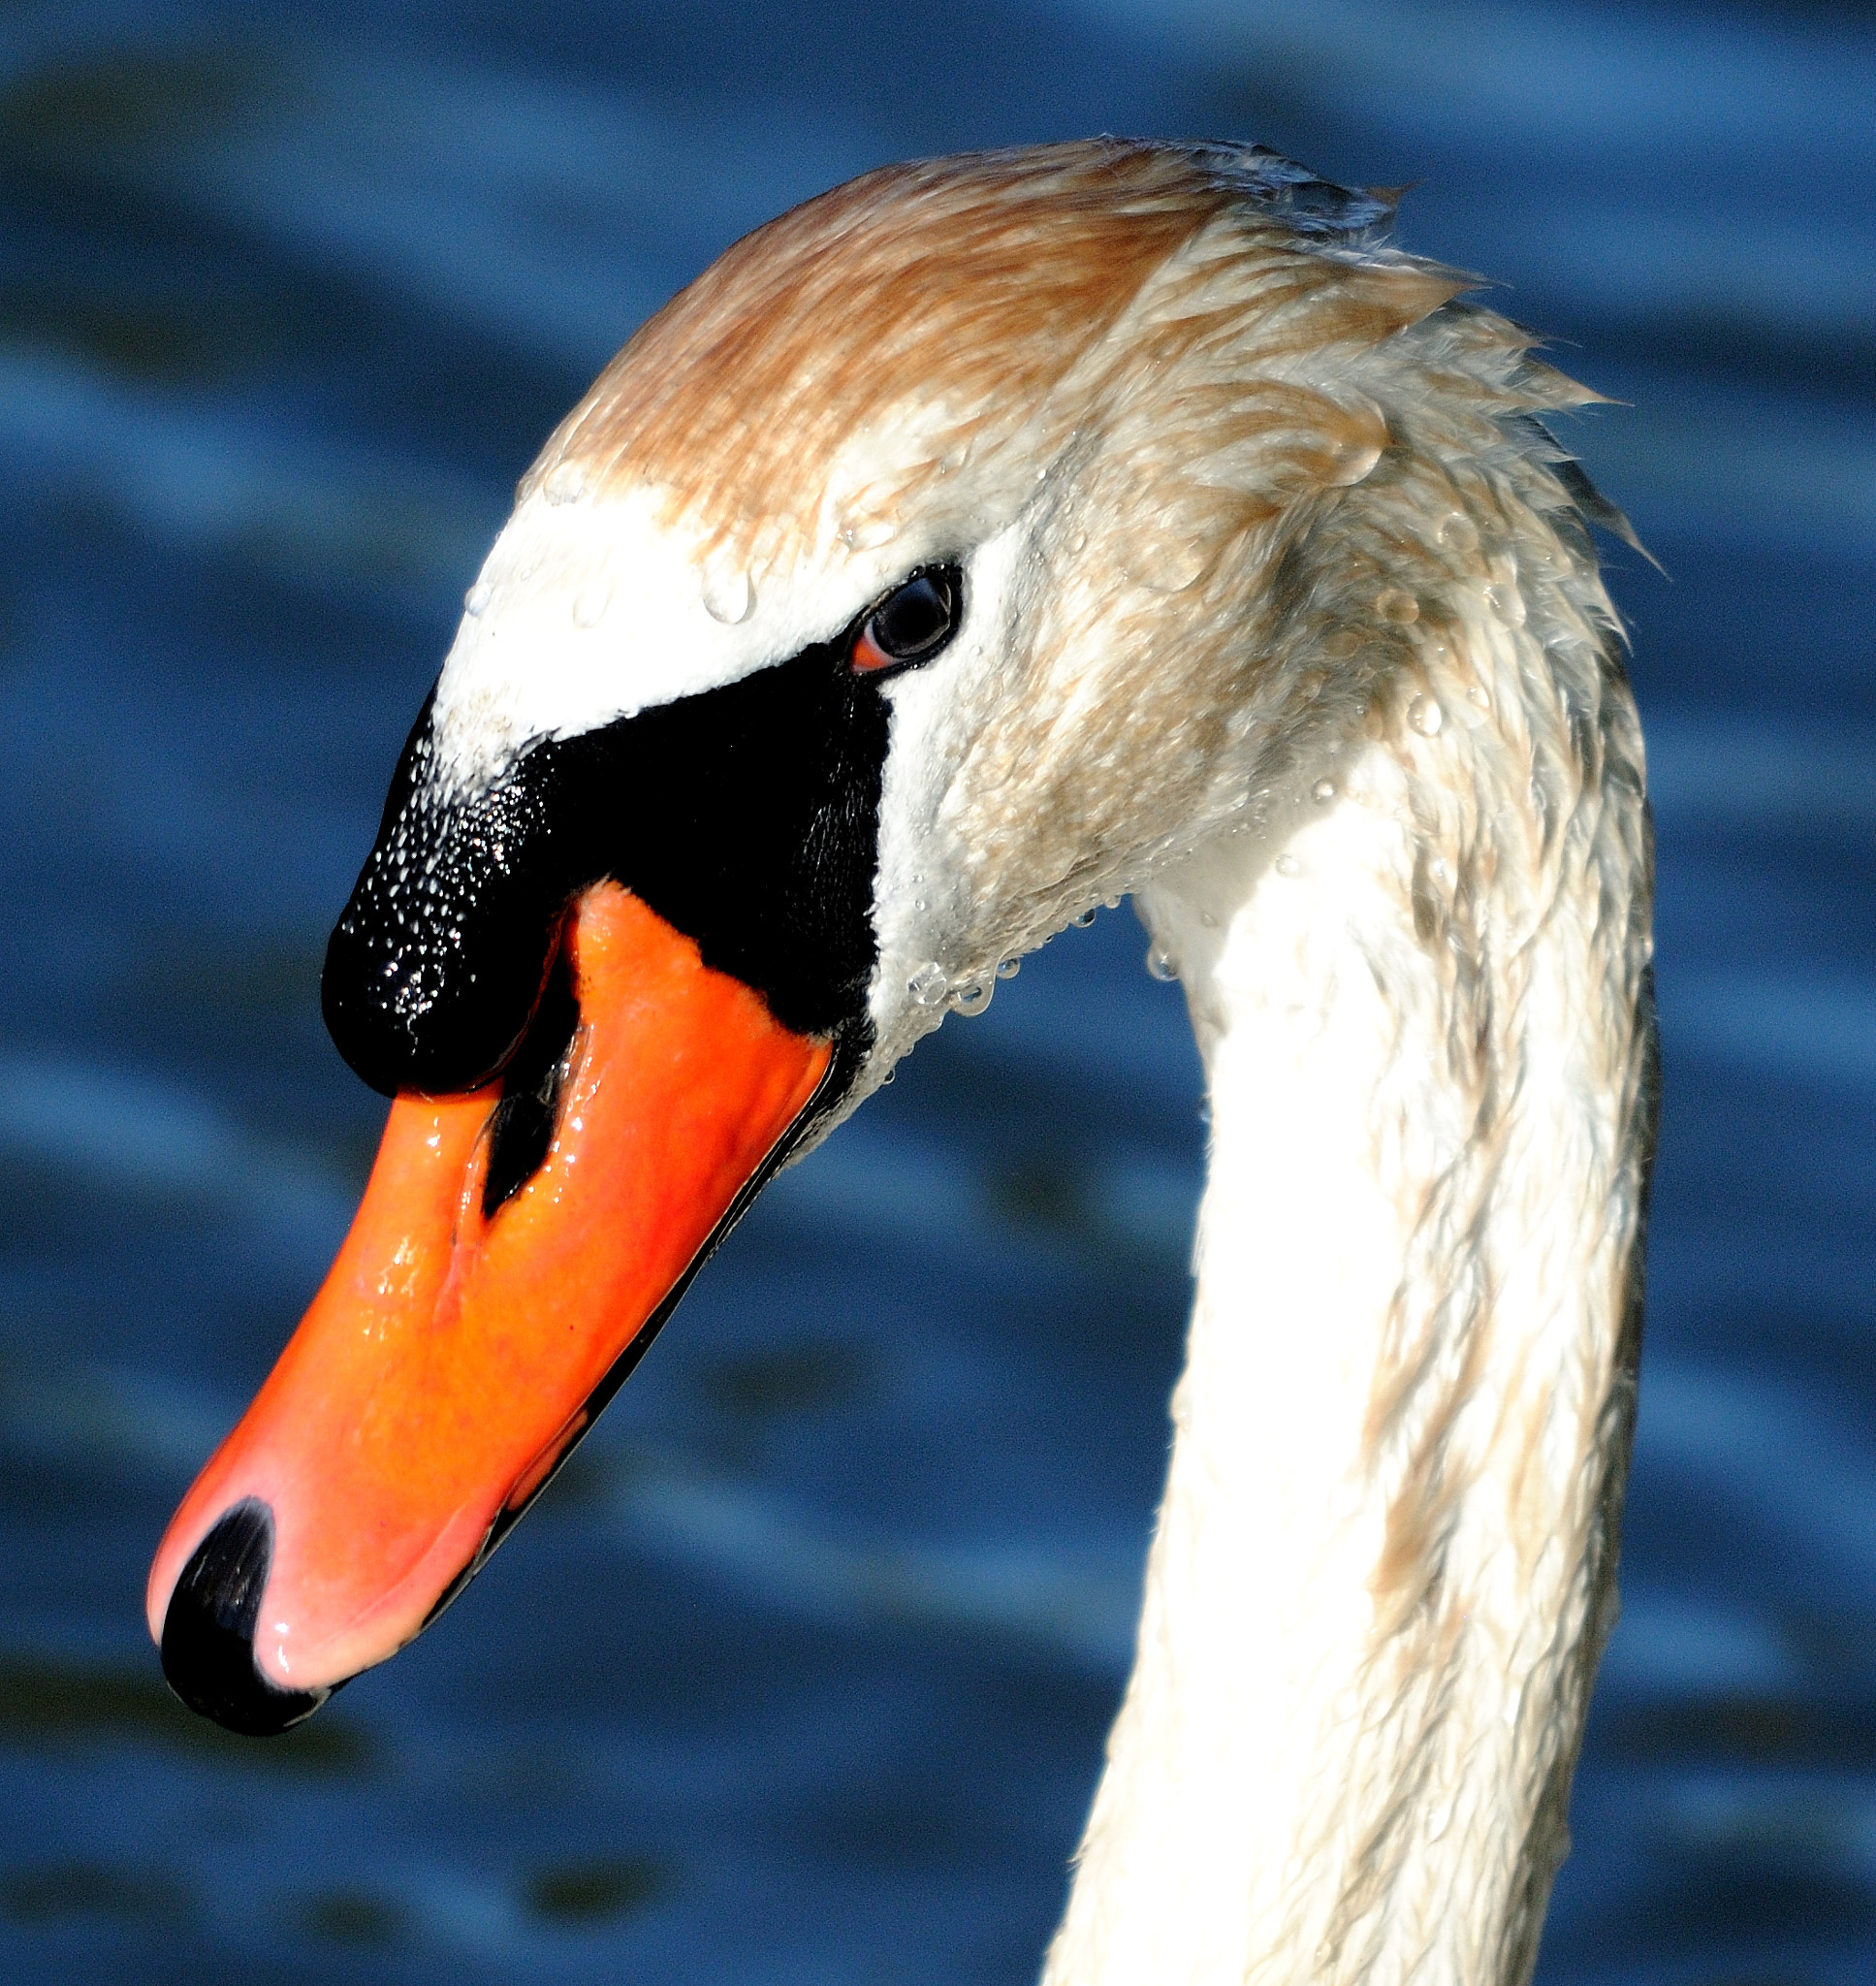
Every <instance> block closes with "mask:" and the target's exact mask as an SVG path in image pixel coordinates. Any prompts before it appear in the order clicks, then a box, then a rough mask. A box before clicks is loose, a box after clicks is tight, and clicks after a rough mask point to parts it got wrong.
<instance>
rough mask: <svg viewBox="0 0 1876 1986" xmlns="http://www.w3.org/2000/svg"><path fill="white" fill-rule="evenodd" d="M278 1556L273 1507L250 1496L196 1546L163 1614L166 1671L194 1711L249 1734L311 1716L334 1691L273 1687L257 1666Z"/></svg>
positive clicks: (268, 1732) (271, 1731) (272, 1732)
mask: <svg viewBox="0 0 1876 1986" xmlns="http://www.w3.org/2000/svg"><path fill="white" fill-rule="evenodd" d="M272 1556H273V1513H272V1511H271V1510H270V1509H269V1508H268V1506H267V1505H266V1504H265V1503H263V1502H261V1500H260V1499H259V1498H258V1497H253V1496H250V1497H249V1498H247V1500H246V1501H245V1502H243V1503H238V1504H236V1505H235V1507H234V1508H233V1509H232V1510H230V1511H228V1512H226V1513H225V1514H224V1515H223V1517H222V1518H221V1520H220V1521H219V1522H217V1523H216V1525H215V1527H214V1529H213V1530H211V1531H210V1532H209V1533H208V1535H207V1537H206V1538H204V1539H203V1541H202V1543H201V1544H200V1545H198V1546H197V1547H196V1549H195V1554H194V1555H193V1556H192V1557H191V1558H190V1560H189V1562H188V1564H187V1565H185V1566H184V1567H183V1568H182V1577H181V1578H180V1579H178V1580H177V1581H176V1583H175V1591H174V1592H173V1593H172V1594H171V1595H170V1605H169V1611H168V1612H167V1613H166V1614H165V1615H164V1616H163V1674H164V1675H165V1676H166V1677H167V1678H168V1679H169V1684H170V1687H171V1688H172V1689H174V1690H175V1693H176V1695H177V1696H179V1697H180V1698H181V1699H182V1701H183V1702H184V1703H186V1704H187V1705H188V1706H189V1708H190V1709H191V1710H192V1711H197V1712H200V1713H201V1714H202V1715H203V1716H205V1717H212V1718H213V1719H214V1720H215V1722H216V1723H218V1724H224V1725H226V1726H227V1728H228V1729H229V1730H231V1731H238V1732H240V1733H241V1734H242V1736H243V1737H248V1738H272V1737H276V1736H277V1735H278V1734H279V1733H280V1732H282V1731H285V1730H289V1729H291V1727H292V1726H293V1725H295V1724H298V1723H301V1722H302V1721H303V1720H304V1719H305V1718H307V1717H309V1716H311V1715H312V1714H313V1712H314V1711H316V1710H317V1709H318V1708H319V1706H320V1705H321V1704H322V1703H324V1702H325V1701H326V1699H327V1698H328V1697H329V1696H330V1695H332V1691H331V1690H330V1689H307V1690H302V1689H276V1688H275V1687H274V1685H273V1684H272V1683H271V1682H269V1681H268V1680H267V1678H266V1677H265V1676H263V1675H262V1674H261V1672H260V1671H259V1670H258V1669H257V1668H256V1667H255V1666H254V1629H255V1625H256V1623H257V1622H258V1621H259V1619H260V1615H261V1596H262V1594H263V1593H264V1592H265V1591H266V1590H267V1574H268V1562H269V1560H270V1558H271V1557H272Z"/></svg>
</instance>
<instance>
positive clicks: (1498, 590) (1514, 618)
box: [1485, 580, 1524, 627]
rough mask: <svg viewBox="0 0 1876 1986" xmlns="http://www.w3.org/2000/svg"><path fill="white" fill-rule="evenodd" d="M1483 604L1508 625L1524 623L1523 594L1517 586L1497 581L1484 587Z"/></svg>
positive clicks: (1516, 625) (1519, 625)
mask: <svg viewBox="0 0 1876 1986" xmlns="http://www.w3.org/2000/svg"><path fill="white" fill-rule="evenodd" d="M1485 604H1486V606H1488V607H1489V608H1490V609H1491V610H1492V612H1493V613H1494V614H1496V615H1497V616H1498V618H1499V619H1500V620H1501V621H1503V622H1504V623H1505V625H1506V626H1508V627H1522V626H1523V625H1524V595H1523V594H1522V593H1519V592H1518V590H1517V588H1516V587H1514V586H1510V585H1509V584H1507V583H1506V582H1504V581H1502V580H1501V581H1499V582H1497V583H1495V584H1494V585H1491V586H1488V587H1487V588H1486V589H1485Z"/></svg>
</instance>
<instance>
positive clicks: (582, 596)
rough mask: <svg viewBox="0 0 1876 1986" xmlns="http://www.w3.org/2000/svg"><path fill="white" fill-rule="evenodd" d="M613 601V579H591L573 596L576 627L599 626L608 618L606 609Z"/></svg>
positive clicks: (574, 623)
mask: <svg viewBox="0 0 1876 1986" xmlns="http://www.w3.org/2000/svg"><path fill="white" fill-rule="evenodd" d="M612 603H613V583H612V581H611V580H610V579H589V580H588V582H587V583H586V585H585V586H583V587H582V588H581V589H580V591H579V592H578V593H575V594H574V596H573V625H575V626H576V627H597V626H598V625H599V624H600V622H602V621H603V620H604V619H605V618H606V609H607V608H608V607H610V606H611V605H612Z"/></svg>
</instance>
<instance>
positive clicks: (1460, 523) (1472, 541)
mask: <svg viewBox="0 0 1876 1986" xmlns="http://www.w3.org/2000/svg"><path fill="white" fill-rule="evenodd" d="M1439 536H1440V542H1441V544H1443V545H1450V546H1451V547H1452V549H1453V550H1454V551H1455V552H1473V551H1477V550H1478V548H1479V527H1478V526H1477V525H1476V524H1474V523H1473V521H1472V519H1471V518H1469V517H1468V516H1467V515H1466V513H1465V512H1464V511H1463V510H1455V511H1452V512H1450V513H1449V514H1448V515H1447V516H1446V517H1443V518H1442V519H1441V520H1440V532H1439Z"/></svg>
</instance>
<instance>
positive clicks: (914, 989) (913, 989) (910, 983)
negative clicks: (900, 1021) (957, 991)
mask: <svg viewBox="0 0 1876 1986" xmlns="http://www.w3.org/2000/svg"><path fill="white" fill-rule="evenodd" d="M949 990H950V982H949V981H948V980H947V979H946V978H945V977H944V968H943V967H942V966H941V965H939V964H938V962H937V960H936V959H934V960H933V961H931V962H930V963H929V964H927V965H922V966H920V967H919V969H918V971H917V972H915V973H914V974H913V975H912V976H911V977H910V978H909V979H907V980H906V992H908V993H909V994H910V995H911V996H912V998H913V999H914V1000H916V1001H917V1002H918V1004H919V1006H921V1007H941V1006H942V1005H943V1004H944V996H945V994H946V993H947V992H948V991H949Z"/></svg>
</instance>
